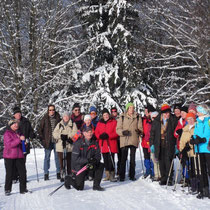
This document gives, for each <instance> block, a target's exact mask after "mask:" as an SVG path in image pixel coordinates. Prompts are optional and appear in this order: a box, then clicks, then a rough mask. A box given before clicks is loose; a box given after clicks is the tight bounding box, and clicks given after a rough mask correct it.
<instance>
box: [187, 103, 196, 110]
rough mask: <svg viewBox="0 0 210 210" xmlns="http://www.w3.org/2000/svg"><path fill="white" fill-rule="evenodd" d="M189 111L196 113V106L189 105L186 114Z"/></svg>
mask: <svg viewBox="0 0 210 210" xmlns="http://www.w3.org/2000/svg"><path fill="white" fill-rule="evenodd" d="M190 110H194V111H195V112H197V110H196V104H194V103H193V102H192V103H191V104H190V105H189V108H188V112H189V111H190Z"/></svg>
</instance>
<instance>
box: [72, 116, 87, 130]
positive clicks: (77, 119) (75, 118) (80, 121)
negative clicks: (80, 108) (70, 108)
mask: <svg viewBox="0 0 210 210" xmlns="http://www.w3.org/2000/svg"><path fill="white" fill-rule="evenodd" d="M71 120H72V121H73V122H74V123H76V125H77V129H78V130H80V128H81V126H82V124H83V123H84V121H83V115H82V114H80V115H79V116H75V115H74V114H72V115H71Z"/></svg>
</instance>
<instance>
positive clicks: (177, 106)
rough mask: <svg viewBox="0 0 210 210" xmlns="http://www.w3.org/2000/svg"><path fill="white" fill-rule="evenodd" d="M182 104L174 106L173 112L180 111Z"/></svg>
mask: <svg viewBox="0 0 210 210" xmlns="http://www.w3.org/2000/svg"><path fill="white" fill-rule="evenodd" d="M181 107H182V104H174V110H175V109H179V110H181Z"/></svg>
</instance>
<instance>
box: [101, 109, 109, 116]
mask: <svg viewBox="0 0 210 210" xmlns="http://www.w3.org/2000/svg"><path fill="white" fill-rule="evenodd" d="M101 113H102V115H103V114H104V113H108V114H110V113H109V110H108V109H107V108H104V109H103V110H102V112H101Z"/></svg>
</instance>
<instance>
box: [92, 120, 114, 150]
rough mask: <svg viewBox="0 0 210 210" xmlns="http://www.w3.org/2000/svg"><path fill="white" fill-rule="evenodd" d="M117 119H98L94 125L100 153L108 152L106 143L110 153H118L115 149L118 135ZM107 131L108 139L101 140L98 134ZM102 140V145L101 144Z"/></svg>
mask: <svg viewBox="0 0 210 210" xmlns="http://www.w3.org/2000/svg"><path fill="white" fill-rule="evenodd" d="M116 127H117V121H116V120H115V119H109V120H108V121H106V122H105V121H104V120H100V121H99V122H98V124H97V126H96V130H95V136H96V138H97V140H98V142H99V147H100V150H101V153H107V152H109V148H108V145H109V147H110V150H111V152H112V153H118V149H117V138H118V135H117V133H116ZM104 132H105V133H107V134H108V135H109V139H108V140H102V139H100V138H99V136H100V135H101V134H102V133H104ZM102 142H103V145H102Z"/></svg>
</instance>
